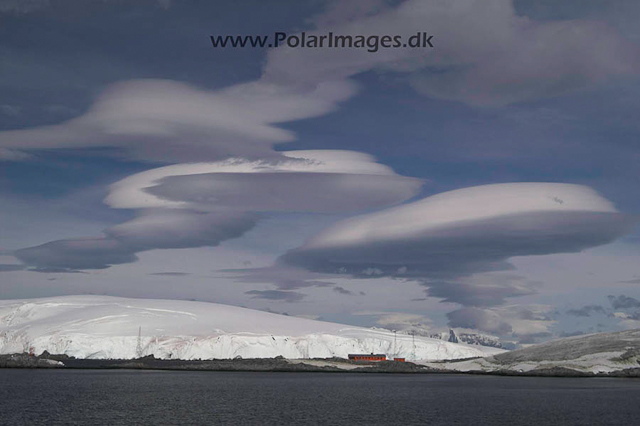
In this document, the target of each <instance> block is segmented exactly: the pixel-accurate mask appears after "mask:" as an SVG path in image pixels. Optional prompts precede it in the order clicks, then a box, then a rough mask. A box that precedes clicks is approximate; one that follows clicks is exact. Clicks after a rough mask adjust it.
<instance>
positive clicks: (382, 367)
mask: <svg viewBox="0 0 640 426" xmlns="http://www.w3.org/2000/svg"><path fill="white" fill-rule="evenodd" d="M0 368H62V369H131V370H184V371H247V372H324V373H397V374H398V373H399V374H472V375H493V376H521V377H626V378H640V368H637V367H634V368H627V369H623V370H618V371H612V372H606V373H602V372H601V373H590V372H584V371H578V370H573V369H570V368H564V367H553V368H540V369H535V370H531V371H524V372H519V371H512V370H494V371H466V372H465V371H455V370H449V369H446V368H433V367H428V366H424V365H420V364H414V363H412V362H395V361H382V362H367V361H350V360H347V359H343V358H322V359H320V358H318V359H301V360H290V359H285V358H283V357H276V358H253V359H214V360H165V359H156V358H154V357H153V356H148V357H144V358H138V359H128V360H123V359H119V360H118V359H76V358H72V357H68V356H66V355H51V354H47V353H45V354H42V355H40V356H30V355H27V354H11V355H0Z"/></svg>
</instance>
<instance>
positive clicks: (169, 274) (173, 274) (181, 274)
mask: <svg viewBox="0 0 640 426" xmlns="http://www.w3.org/2000/svg"><path fill="white" fill-rule="evenodd" d="M149 275H155V276H159V277H186V276H187V275H191V274H190V273H188V272H152V273H150V274H149Z"/></svg>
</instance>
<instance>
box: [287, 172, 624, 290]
mask: <svg viewBox="0 0 640 426" xmlns="http://www.w3.org/2000/svg"><path fill="white" fill-rule="evenodd" d="M635 223H636V219H635V218H632V217H630V216H628V215H625V214H622V213H620V212H618V210H616V208H615V206H614V205H613V204H612V203H611V202H609V201H608V200H606V199H605V198H603V197H602V196H600V195H599V194H598V193H597V192H595V191H594V190H592V189H590V188H588V187H585V186H580V185H570V184H552V183H512V184H496V185H485V186H478V187H472V188H465V189H459V190H455V191H450V192H445V193H442V194H437V195H434V196H431V197H427V198H425V199H423V200H420V201H417V202H414V203H410V204H406V205H403V206H399V207H393V208H389V209H386V210H383V211H380V212H377V213H372V214H366V215H361V216H357V217H354V218H351V219H347V220H344V221H342V222H339V223H338V224H336V225H334V226H333V227H331V228H330V229H328V230H326V231H324V232H322V233H320V234H319V235H317V236H315V237H313V238H312V239H310V240H309V241H308V242H307V243H306V244H305V245H303V246H302V247H299V248H296V249H294V250H291V251H289V252H288V253H286V254H285V255H284V256H282V257H281V258H280V262H282V263H286V264H289V265H295V266H301V267H304V268H306V269H309V270H312V271H316V272H329V273H346V274H351V275H354V276H400V277H415V278H425V279H453V278H459V277H463V276H468V275H471V274H474V273H478V272H486V271H495V270H503V269H509V268H510V267H511V265H510V264H509V263H508V262H507V259H508V258H510V257H513V256H527V255H542V254H551V253H564V252H576V251H581V250H584V249H587V248H590V247H594V246H598V245H602V244H606V243H609V242H611V241H613V240H615V239H617V238H618V237H620V236H622V235H624V234H625V233H626V232H628V231H629V230H630V228H631V227H632V226H633V225H634V224H635Z"/></svg>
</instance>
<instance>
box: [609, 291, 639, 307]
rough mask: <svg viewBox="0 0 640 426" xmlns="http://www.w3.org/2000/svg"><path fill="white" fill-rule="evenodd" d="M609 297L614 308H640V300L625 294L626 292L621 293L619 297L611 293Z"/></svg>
mask: <svg viewBox="0 0 640 426" xmlns="http://www.w3.org/2000/svg"><path fill="white" fill-rule="evenodd" d="M607 298H608V299H609V302H610V303H611V306H613V308H614V309H631V308H640V300H638V299H634V298H633V297H629V296H625V295H624V294H621V295H619V296H618V297H616V296H614V295H609V296H607Z"/></svg>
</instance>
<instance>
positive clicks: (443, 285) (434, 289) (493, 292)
mask: <svg viewBox="0 0 640 426" xmlns="http://www.w3.org/2000/svg"><path fill="white" fill-rule="evenodd" d="M423 284H424V285H426V286H427V287H428V294H429V296H430V297H438V298H442V299H443V300H442V301H443V302H453V303H459V304H461V305H464V306H479V307H488V306H496V305H501V304H503V303H504V302H505V300H506V298H509V297H519V296H527V295H530V294H534V293H535V292H536V290H535V288H532V287H531V286H528V285H527V284H526V283H521V282H517V281H514V282H511V283H502V284H493V285H482V284H481V285H478V284H475V283H468V282H452V281H424V282H423Z"/></svg>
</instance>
